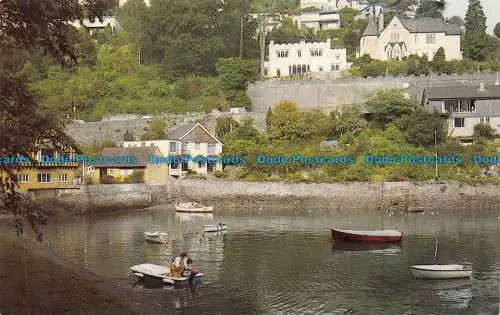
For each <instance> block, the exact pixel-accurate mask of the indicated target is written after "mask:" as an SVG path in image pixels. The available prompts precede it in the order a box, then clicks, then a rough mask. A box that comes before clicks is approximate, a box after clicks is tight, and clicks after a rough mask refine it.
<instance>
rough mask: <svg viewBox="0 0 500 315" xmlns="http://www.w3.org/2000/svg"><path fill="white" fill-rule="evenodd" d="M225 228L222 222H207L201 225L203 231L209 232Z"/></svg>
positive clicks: (224, 229) (220, 230)
mask: <svg viewBox="0 0 500 315" xmlns="http://www.w3.org/2000/svg"><path fill="white" fill-rule="evenodd" d="M226 230H227V225H225V224H224V223H218V224H208V225H204V226H203V231H204V232H205V233H209V232H222V231H226Z"/></svg>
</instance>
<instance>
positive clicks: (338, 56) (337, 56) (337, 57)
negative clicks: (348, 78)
mask: <svg viewBox="0 0 500 315" xmlns="http://www.w3.org/2000/svg"><path fill="white" fill-rule="evenodd" d="M363 39H364V38H363ZM335 58H336V59H337V60H339V59H340V54H336V55H335Z"/></svg>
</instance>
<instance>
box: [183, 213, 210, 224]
mask: <svg viewBox="0 0 500 315" xmlns="http://www.w3.org/2000/svg"><path fill="white" fill-rule="evenodd" d="M175 219H177V220H179V221H181V222H192V221H195V220H213V219H214V215H213V213H183V212H176V213H175Z"/></svg>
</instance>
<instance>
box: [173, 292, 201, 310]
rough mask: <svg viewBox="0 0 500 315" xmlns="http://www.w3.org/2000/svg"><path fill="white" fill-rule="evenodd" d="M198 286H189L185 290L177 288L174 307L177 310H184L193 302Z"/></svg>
mask: <svg viewBox="0 0 500 315" xmlns="http://www.w3.org/2000/svg"><path fill="white" fill-rule="evenodd" d="M196 294H197V292H196V288H195V287H189V288H186V289H184V290H175V293H174V295H173V298H174V303H173V304H174V305H173V306H174V308H175V309H177V310H183V309H185V308H187V307H189V306H190V305H192V304H193V302H194V300H195V296H196Z"/></svg>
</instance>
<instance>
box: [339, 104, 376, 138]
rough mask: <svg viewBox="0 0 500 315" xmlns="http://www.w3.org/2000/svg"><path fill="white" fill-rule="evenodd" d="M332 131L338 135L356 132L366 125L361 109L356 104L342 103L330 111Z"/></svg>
mask: <svg viewBox="0 0 500 315" xmlns="http://www.w3.org/2000/svg"><path fill="white" fill-rule="evenodd" d="M330 116H331V120H332V127H333V133H334V134H335V135H336V136H337V137H340V136H342V135H344V134H345V133H352V134H357V133H359V132H360V131H362V130H364V129H366V128H367V127H368V122H367V121H366V120H365V119H363V117H362V116H361V109H360V107H359V106H356V105H343V106H342V107H340V108H339V110H338V111H336V112H332V113H331V115H330Z"/></svg>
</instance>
